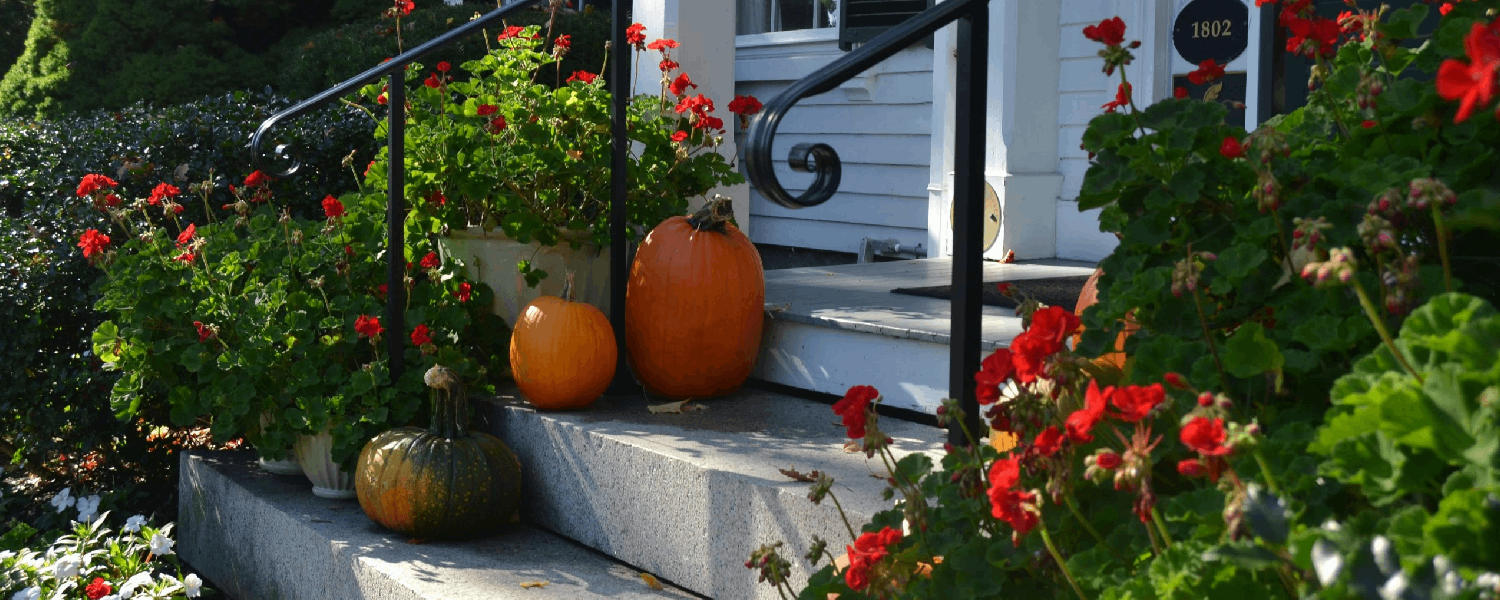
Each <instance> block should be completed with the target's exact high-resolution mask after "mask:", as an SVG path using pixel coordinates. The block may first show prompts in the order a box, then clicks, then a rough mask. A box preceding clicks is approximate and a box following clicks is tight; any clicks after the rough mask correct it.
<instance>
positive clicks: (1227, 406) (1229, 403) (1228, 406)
mask: <svg viewBox="0 0 1500 600" xmlns="http://www.w3.org/2000/svg"><path fill="white" fill-rule="evenodd" d="M1216 400H1217V402H1216V405H1217V406H1218V407H1219V410H1232V409H1234V401H1233V400H1230V399H1229V397H1228V396H1219V397H1218V398H1216Z"/></svg>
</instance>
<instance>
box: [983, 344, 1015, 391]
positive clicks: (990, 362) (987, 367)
mask: <svg viewBox="0 0 1500 600" xmlns="http://www.w3.org/2000/svg"><path fill="white" fill-rule="evenodd" d="M1015 372H1016V366H1015V364H1014V363H1013V362H1012V361H1011V352H1010V350H1009V349H1008V348H1000V349H998V350H995V351H994V352H993V353H991V354H990V355H989V356H987V357H985V359H984V362H981V363H979V372H978V373H975V374H974V383H976V384H977V385H976V386H975V395H977V396H978V397H979V404H981V405H984V404H992V403H994V402H995V401H996V400H999V399H1000V386H1001V385H1002V384H1004V383H1005V382H1006V380H1008V379H1010V378H1011V376H1012V375H1014V374H1015Z"/></svg>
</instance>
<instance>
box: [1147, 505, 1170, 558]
mask: <svg viewBox="0 0 1500 600" xmlns="http://www.w3.org/2000/svg"><path fill="white" fill-rule="evenodd" d="M1151 520H1152V521H1153V522H1155V523H1156V527H1157V529H1160V530H1161V539H1162V542H1163V543H1164V547H1163V548H1162V549H1163V550H1166V548H1171V547H1172V534H1170V533H1167V522H1166V521H1163V520H1162V518H1161V511H1159V510H1156V507H1155V506H1153V507H1151Z"/></svg>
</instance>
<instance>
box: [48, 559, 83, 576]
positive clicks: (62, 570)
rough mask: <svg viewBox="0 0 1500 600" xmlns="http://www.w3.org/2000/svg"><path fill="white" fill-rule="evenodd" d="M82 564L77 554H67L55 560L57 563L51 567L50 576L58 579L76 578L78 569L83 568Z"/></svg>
mask: <svg viewBox="0 0 1500 600" xmlns="http://www.w3.org/2000/svg"><path fill="white" fill-rule="evenodd" d="M82 562H83V561H82V560H80V557H79V556H78V555H77V554H69V555H67V556H64V557H62V558H59V559H57V563H55V564H53V565H52V574H53V576H54V577H56V578H58V579H68V578H70V577H77V576H78V568H79V567H81V566H83V565H82Z"/></svg>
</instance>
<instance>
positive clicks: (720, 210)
mask: <svg viewBox="0 0 1500 600" xmlns="http://www.w3.org/2000/svg"><path fill="white" fill-rule="evenodd" d="M732 219H734V206H733V205H732V204H730V200H729V198H728V197H727V196H722V195H719V194H714V197H713V199H712V200H709V201H708V204H705V205H703V208H702V209H700V210H699V211H698V212H695V213H693V216H690V217H688V224H689V225H692V226H693V229H695V230H698V231H716V232H719V233H725V229H724V225H725V224H726V223H729V222H730V220H732Z"/></svg>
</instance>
